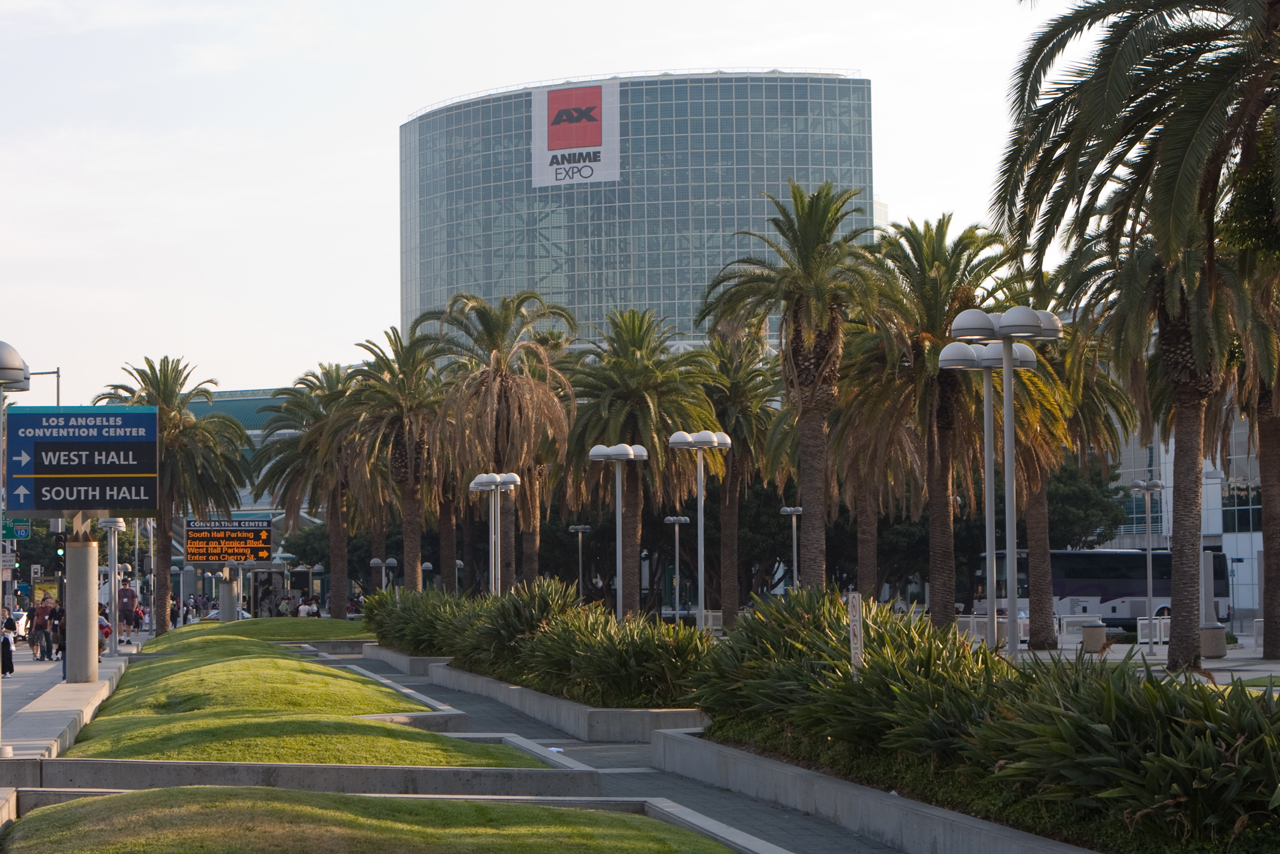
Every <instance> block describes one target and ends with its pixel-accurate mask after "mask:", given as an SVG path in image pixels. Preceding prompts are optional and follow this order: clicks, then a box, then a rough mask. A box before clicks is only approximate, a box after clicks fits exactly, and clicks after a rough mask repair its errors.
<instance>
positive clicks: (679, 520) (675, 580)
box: [662, 516, 689, 625]
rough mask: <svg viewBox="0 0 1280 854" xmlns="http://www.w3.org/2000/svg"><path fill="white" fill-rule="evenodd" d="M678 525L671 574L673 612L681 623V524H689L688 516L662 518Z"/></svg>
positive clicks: (678, 623)
mask: <svg viewBox="0 0 1280 854" xmlns="http://www.w3.org/2000/svg"><path fill="white" fill-rule="evenodd" d="M662 521H663V522H665V523H666V524H668V525H675V526H676V550H675V561H674V564H675V570H674V571H673V572H672V574H671V613H672V614H673V615H674V617H675V623H676V625H680V526H681V525H688V524H689V517H688V516H668V517H667V518H665V519H663V520H662Z"/></svg>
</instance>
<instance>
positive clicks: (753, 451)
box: [706, 330, 782, 629]
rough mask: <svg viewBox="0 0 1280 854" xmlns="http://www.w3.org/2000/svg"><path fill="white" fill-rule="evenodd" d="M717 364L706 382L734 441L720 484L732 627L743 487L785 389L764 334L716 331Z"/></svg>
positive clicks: (723, 597) (723, 594)
mask: <svg viewBox="0 0 1280 854" xmlns="http://www.w3.org/2000/svg"><path fill="white" fill-rule="evenodd" d="M708 343H709V346H708V356H709V358H710V361H711V368H712V370H713V371H715V373H716V374H717V375H718V377H719V381H718V382H715V383H711V384H710V385H708V386H707V387H706V392H707V396H708V397H710V398H711V405H712V406H713V407H714V408H715V415H716V420H717V421H718V422H719V423H720V429H721V430H723V431H724V432H725V433H726V434H728V436H729V438H730V439H731V440H732V442H733V444H732V446H731V447H730V449H729V451H728V452H727V453H726V454H725V458H724V481H723V483H722V484H721V486H720V613H721V619H722V622H723V625H724V627H725V628H726V629H729V628H732V627H733V625H734V624H735V623H736V622H737V617H738V608H739V607H740V606H741V604H742V590H741V584H740V580H741V567H740V566H739V565H738V503H739V501H740V500H741V497H742V491H743V489H744V488H745V487H746V485H747V484H749V483H750V482H751V478H752V476H753V475H754V474H755V473H756V472H757V471H758V469H759V466H758V464H757V459H758V457H759V455H760V453H761V452H762V451H763V449H764V443H765V440H766V438H767V437H768V433H769V425H770V423H771V421H772V418H773V414H774V412H775V409H774V406H773V401H774V400H775V399H776V398H777V397H778V396H779V395H780V394H781V392H782V383H781V378H780V377H779V375H778V363H777V359H776V357H774V356H771V355H770V354H769V353H768V352H767V350H766V348H765V345H764V338H763V336H762V335H759V334H750V333H747V332H746V331H745V330H743V331H742V332H740V333H739V334H736V335H734V334H728V335H726V334H714V335H712V336H711V339H710V341H709V342H708Z"/></svg>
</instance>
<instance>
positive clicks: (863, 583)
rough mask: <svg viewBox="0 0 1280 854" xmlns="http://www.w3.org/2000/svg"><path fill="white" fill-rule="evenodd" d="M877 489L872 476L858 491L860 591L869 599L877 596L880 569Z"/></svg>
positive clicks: (865, 598) (863, 596)
mask: <svg viewBox="0 0 1280 854" xmlns="http://www.w3.org/2000/svg"><path fill="white" fill-rule="evenodd" d="M874 493H875V490H874V488H873V483H872V480H871V478H866V479H865V480H864V481H863V484H862V489H860V490H858V493H857V499H856V500H857V502H858V507H857V514H858V592H859V593H861V594H862V598H863V599H864V600H867V601H873V600H874V599H875V598H876V592H877V591H876V587H877V585H876V580H877V578H878V577H879V574H880V573H879V570H877V569H876V549H877V546H878V542H877V533H878V532H877V530H876V526H877V525H879V524H880V514H879V513H878V512H877V508H876V502H875V494H874Z"/></svg>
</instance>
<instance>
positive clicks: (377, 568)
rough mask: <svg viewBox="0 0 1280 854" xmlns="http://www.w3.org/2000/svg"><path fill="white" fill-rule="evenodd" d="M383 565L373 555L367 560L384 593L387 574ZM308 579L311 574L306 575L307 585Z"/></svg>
mask: <svg viewBox="0 0 1280 854" xmlns="http://www.w3.org/2000/svg"><path fill="white" fill-rule="evenodd" d="M383 565H384V564H383V563H382V559H381V558H376V557H375V558H374V559H373V560H371V561H369V569H370V570H371V571H373V572H376V573H377V575H376V576H374V577H375V578H377V579H378V581H377V584H378V589H379V590H381V591H383V592H384V593H385V592H386V589H387V574H386V573H385V572H383V571H382V567H383ZM310 581H311V576H309V575H308V576H307V582H308V586H310Z"/></svg>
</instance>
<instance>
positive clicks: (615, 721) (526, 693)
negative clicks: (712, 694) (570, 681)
mask: <svg viewBox="0 0 1280 854" xmlns="http://www.w3.org/2000/svg"><path fill="white" fill-rule="evenodd" d="M431 682H432V684H434V685H439V686H440V687H442V688H452V689H453V690H455V691H465V692H467V693H469V694H479V695H480V696H482V697H489V698H490V699H493V700H497V701H498V702H499V703H502V704H503V705H506V706H510V707H511V708H513V709H515V710H516V711H519V712H522V713H524V714H526V715H528V716H529V717H531V718H533V719H534V720H536V721H540V722H542V723H544V724H547V725H548V726H553V727H555V728H556V729H558V730H560V731H561V732H563V733H567V734H569V735H571V736H573V737H574V738H576V739H578V740H580V741H588V742H592V741H596V742H601V741H603V742H610V743H619V742H625V743H629V744H640V743H644V742H648V741H650V740H651V737H652V735H653V733H654V732H655V731H656V730H661V729H671V728H683V727H700V726H705V725H706V724H707V723H709V720H710V719H709V718H707V716H706V715H704V714H703V713H702V712H700V711H698V710H697V709H595V708H592V707H590V706H584V705H582V704H581V703H574V702H571V701H569V700H562V699H560V698H559V697H552V696H551V695H549V694H542V693H539V692H538V691H534V690H532V689H529V688H521V687H520V686H519V685H509V684H507V683H506V682H500V681H498V680H497V679H490V678H489V677H488V676H477V675H476V674H474V673H468V672H466V671H465V670H458V669H456V668H454V667H450V666H449V665H447V664H433V665H431Z"/></svg>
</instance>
